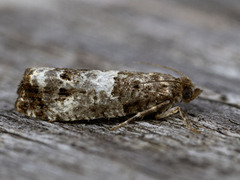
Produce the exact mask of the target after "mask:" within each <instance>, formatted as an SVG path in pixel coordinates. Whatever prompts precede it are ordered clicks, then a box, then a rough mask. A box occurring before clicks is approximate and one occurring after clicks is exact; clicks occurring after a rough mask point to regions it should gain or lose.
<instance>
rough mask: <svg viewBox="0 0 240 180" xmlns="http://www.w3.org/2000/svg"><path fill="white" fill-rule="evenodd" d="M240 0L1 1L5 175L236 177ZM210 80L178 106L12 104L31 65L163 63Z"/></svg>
mask: <svg viewBox="0 0 240 180" xmlns="http://www.w3.org/2000/svg"><path fill="white" fill-rule="evenodd" d="M238 4H239V2H238V0H228V1H221V0H214V1H197V0H184V1H176V0H171V1H169V0H160V1H157V0H148V1H145V0H130V1H122V0H105V1H96V0H82V1H80V0H68V1H64V0H41V1H30V0H18V1H9V0H2V1H1V2H0V82H1V83H0V179H4V180H10V179H18V180H19V179H20V180H21V179H24V180H26V179H27V180H28V179H29V180H30V179H34V180H35V179H36V180H39V179H69V180H72V179H104V180H106V179H116V180H117V179H139V180H140V179H144V180H145V179H189V180H190V179H206V180H207V179H220V180H221V179H232V180H235V179H236V180H237V179H239V177H240V171H239V169H240V156H239V153H240V120H239V119H240V109H239V106H240V96H239V94H240V86H239V83H240V79H239V77H240V54H239V52H240V34H239V29H240V24H239V19H240V13H239V12H240V11H239V10H240V6H238ZM135 61H143V62H152V63H156V64H161V65H168V66H171V67H174V68H176V69H178V70H179V71H181V72H183V73H185V74H186V75H188V76H189V77H190V78H191V79H192V80H193V81H195V82H196V84H198V85H200V86H201V87H203V88H204V89H206V92H205V94H203V95H202V97H201V98H199V99H196V100H194V101H193V102H191V103H190V104H183V105H181V107H183V109H184V111H185V112H186V116H187V117H188V118H189V119H191V120H193V124H194V126H196V127H198V128H199V129H200V130H201V131H202V133H201V134H195V133H193V132H191V131H190V130H188V129H187V128H186V127H185V125H184V123H183V121H182V120H181V118H180V117H179V115H175V116H172V117H169V118H166V119H164V120H162V121H159V120H153V119H151V118H148V119H144V120H141V121H136V122H134V123H131V124H129V125H128V126H126V127H124V128H121V129H119V130H117V131H109V128H110V127H112V126H113V125H116V124H118V123H119V122H122V121H123V119H110V120H99V121H89V122H88V121H86V122H85V121H84V122H76V123H60V122H54V123H49V122H45V121H41V120H38V119H32V118H27V117H24V116H23V115H21V114H19V113H17V112H16V111H15V110H14V108H13V107H14V103H15V99H16V97H17V95H16V89H17V86H18V84H19V82H20V79H21V76H22V73H23V72H24V70H25V68H26V67H31V66H53V67H71V68H72V67H75V68H90V69H108V70H109V69H119V70H124V69H126V70H136V71H148V72H149V71H163V70H161V69H159V68H156V67H150V66H144V65H139V64H137V63H135Z"/></svg>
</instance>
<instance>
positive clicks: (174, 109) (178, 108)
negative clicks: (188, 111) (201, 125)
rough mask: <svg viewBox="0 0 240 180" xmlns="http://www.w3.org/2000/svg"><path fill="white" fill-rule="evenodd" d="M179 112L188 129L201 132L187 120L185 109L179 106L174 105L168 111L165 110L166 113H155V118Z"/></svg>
mask: <svg viewBox="0 0 240 180" xmlns="http://www.w3.org/2000/svg"><path fill="white" fill-rule="evenodd" d="M177 112H179V114H180V116H181V118H182V119H183V121H184V123H185V125H186V126H187V128H188V129H190V130H191V131H193V132H196V133H200V131H198V130H197V129H195V128H193V127H192V126H191V125H190V124H189V122H188V120H187V119H186V118H185V116H184V113H183V110H182V109H181V108H180V107H179V106H177V107H173V108H171V109H169V110H167V111H166V112H164V113H160V114H156V115H155V118H156V119H162V118H165V117H168V116H171V115H173V114H175V113H177Z"/></svg>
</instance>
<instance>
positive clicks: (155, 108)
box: [110, 100, 170, 130]
mask: <svg viewBox="0 0 240 180" xmlns="http://www.w3.org/2000/svg"><path fill="white" fill-rule="evenodd" d="M169 105H170V101H168V100H167V101H164V102H163V103H161V104H158V105H156V106H153V107H151V108H150V109H147V110H145V111H142V112H138V113H137V114H136V115H135V116H133V117H131V118H129V119H127V120H126V121H124V122H123V123H121V124H118V125H116V126H113V127H112V128H110V130H115V129H118V128H120V127H123V126H125V125H126V124H128V123H129V122H131V121H134V120H136V119H139V118H144V116H147V115H150V114H153V113H156V112H158V111H166V110H167V109H168V107H169Z"/></svg>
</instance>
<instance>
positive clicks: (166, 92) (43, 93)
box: [15, 66, 202, 132]
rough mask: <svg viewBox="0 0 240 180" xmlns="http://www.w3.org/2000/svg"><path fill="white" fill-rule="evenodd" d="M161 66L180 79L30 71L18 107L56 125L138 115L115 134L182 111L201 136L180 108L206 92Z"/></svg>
mask: <svg viewBox="0 0 240 180" xmlns="http://www.w3.org/2000/svg"><path fill="white" fill-rule="evenodd" d="M160 67H163V68H166V69H169V70H172V71H173V72H175V73H177V74H178V75H180V77H174V76H172V75H170V74H165V73H160V72H153V73H145V72H129V71H115V70H109V71H104V70H85V69H66V68H50V67H38V68H28V69H26V70H25V73H24V76H23V79H22V81H21V83H20V85H19V88H18V91H17V93H18V98H17V100H16V103H15V109H16V110H17V111H18V112H20V113H22V114H24V115H26V116H29V117H34V118H39V119H42V120H48V121H50V122H53V121H75V120H93V119H100V118H107V119H110V118H116V117H123V116H130V115H132V117H131V118H129V119H127V120H126V121H125V122H123V123H121V124H119V125H116V126H114V127H112V128H111V130H113V129H117V128H120V127H122V126H124V125H126V124H128V123H129V122H130V121H134V120H136V119H139V118H143V117H145V116H148V115H152V114H153V115H155V118H156V119H161V118H165V117H168V116H170V115H172V114H175V113H177V112H179V113H180V116H181V118H182V119H183V120H184V122H185V124H186V126H187V127H188V128H189V129H191V130H193V131H195V132H198V131H197V130H196V129H194V128H193V127H191V125H190V124H189V122H188V121H187V119H186V118H185V116H184V113H183V111H182V109H181V108H180V107H179V106H175V107H174V104H175V103H177V102H185V103H189V102H190V101H192V100H194V99H195V98H196V97H197V96H198V95H199V94H200V93H201V92H202V90H201V89H200V88H195V86H194V84H193V83H192V81H191V80H190V79H189V77H187V76H186V75H184V74H182V73H180V72H178V71H177V70H175V69H172V68H169V67H166V66H160Z"/></svg>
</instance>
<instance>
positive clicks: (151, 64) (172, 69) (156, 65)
mask: <svg viewBox="0 0 240 180" xmlns="http://www.w3.org/2000/svg"><path fill="white" fill-rule="evenodd" d="M137 63H138V64H146V65H149V66H155V67H160V68H164V69H168V70H171V71H173V72H175V73H177V74H179V75H181V76H182V77H187V76H186V75H185V74H183V73H181V72H179V71H178V70H176V69H174V68H170V67H168V66H162V65H159V64H153V63H148V62H139V61H137Z"/></svg>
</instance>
